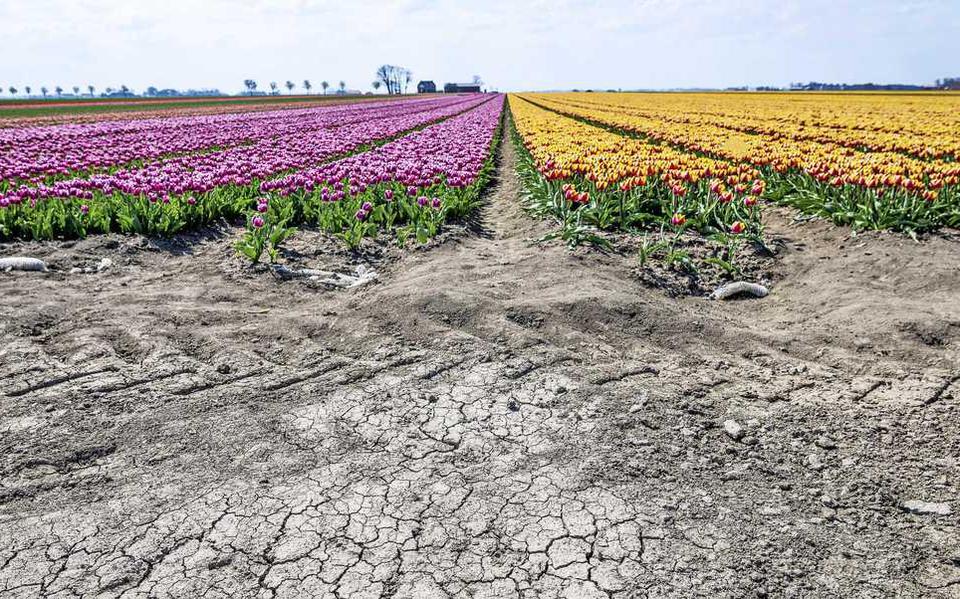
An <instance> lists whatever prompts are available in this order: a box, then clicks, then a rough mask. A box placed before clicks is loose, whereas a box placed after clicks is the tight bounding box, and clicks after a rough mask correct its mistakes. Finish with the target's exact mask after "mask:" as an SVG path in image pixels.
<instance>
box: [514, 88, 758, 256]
mask: <svg viewBox="0 0 960 599" xmlns="http://www.w3.org/2000/svg"><path fill="white" fill-rule="evenodd" d="M510 111H511V114H512V115H513V124H514V129H513V140H514V143H515V145H516V147H517V149H518V154H519V159H518V174H519V176H520V180H521V183H522V185H523V188H524V196H525V197H524V207H525V208H526V210H527V211H528V212H530V213H532V214H533V215H535V216H539V217H543V218H550V219H553V220H555V221H556V222H557V224H558V229H557V231H556V232H555V233H553V234H551V235H548V236H547V237H546V239H553V238H556V239H562V240H563V241H565V242H566V243H567V244H568V245H570V246H575V245H578V244H581V243H594V244H598V245H606V244H607V243H608V241H607V238H606V237H604V236H603V235H602V233H601V232H602V231H626V232H631V233H637V234H641V235H643V236H644V239H645V240H651V241H650V242H649V243H648V242H647V241H645V242H644V247H645V248H646V249H645V250H642V251H641V253H642V254H643V260H644V261H645V260H646V259H647V258H650V257H653V256H656V255H657V253H658V252H659V253H662V254H663V257H664V258H666V259H667V261H668V262H671V263H679V264H680V265H681V266H682V267H683V268H685V269H694V268H697V265H695V264H693V262H692V260H691V259H690V258H689V256H688V255H687V254H686V253H685V252H684V251H683V250H682V249H680V248H681V246H682V244H681V243H680V240H681V238H682V237H683V236H684V235H686V234H689V233H694V232H695V233H698V234H699V235H701V236H703V237H706V238H708V239H709V243H710V245H711V246H712V251H713V254H712V255H711V256H710V257H709V258H707V261H708V262H710V263H711V264H713V265H715V266H716V267H718V268H719V269H720V270H722V271H725V272H726V273H729V274H736V273H737V272H738V270H739V266H738V253H739V252H740V251H741V249H742V248H743V247H744V246H745V245H746V244H747V243H749V242H754V243H759V244H763V242H764V238H763V225H762V222H761V218H760V203H761V202H760V199H759V198H760V196H762V195H764V193H765V183H764V182H763V181H762V180H760V179H758V178H756V176H757V172H756V171H754V170H753V169H742V168H740V167H730V165H724V164H723V163H718V162H716V161H714V160H711V159H709V158H703V157H698V156H695V155H692V154H683V153H680V152H678V151H676V150H673V149H670V148H663V147H659V146H653V145H651V144H649V143H647V142H644V141H643V140H638V139H628V138H625V137H624V136H622V135H618V134H616V133H613V132H609V131H604V130H602V129H598V128H597V127H592V126H590V125H587V124H585V123H582V122H579V121H577V120H575V119H572V118H568V117H564V116H561V115H558V114H556V113H554V112H551V111H548V110H545V109H543V108H540V107H539V106H536V105H534V104H532V103H530V102H527V101H526V100H524V99H522V98H521V97H518V96H511V97H510ZM598 174H599V176H598Z"/></svg>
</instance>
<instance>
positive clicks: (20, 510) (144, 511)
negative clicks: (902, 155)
mask: <svg viewBox="0 0 960 599" xmlns="http://www.w3.org/2000/svg"><path fill="white" fill-rule="evenodd" d="M514 160H515V157H514V153H513V149H512V148H511V147H510V145H509V144H504V146H503V148H502V149H501V156H500V169H499V173H500V180H499V181H498V182H497V183H496V185H495V187H494V189H493V191H492V192H491V193H490V194H489V202H488V205H487V206H486V207H485V208H484V210H483V211H482V214H481V215H480V217H479V218H478V219H477V222H476V223H475V224H474V226H472V227H470V228H469V231H467V232H465V233H463V234H461V235H456V236H453V237H452V238H450V239H448V240H447V241H446V242H445V243H443V244H442V245H440V246H438V247H434V248H432V249H430V250H429V251H408V252H405V253H402V254H401V255H400V258H399V259H398V260H396V261H394V262H392V263H389V265H388V266H387V267H386V268H385V269H384V270H383V271H382V272H381V282H380V283H378V284H376V285H374V286H371V287H369V288H364V289H360V290H356V291H346V292H327V291H323V290H317V289H312V288H310V287H309V286H306V285H302V284H299V283H293V282H287V283H280V282H277V281H275V280H274V279H272V278H271V277H269V276H268V275H251V274H245V273H242V272H241V271H239V269H237V268H236V262H235V261H234V260H233V259H232V258H231V251H232V250H231V249H230V240H229V238H228V236H219V235H215V234H211V235H208V236H197V237H196V238H193V239H181V240H179V241H175V242H173V243H169V244H161V245H157V244H154V243H147V242H145V241H143V240H138V239H126V238H121V237H105V238H97V239H90V240H86V241H83V242H78V243H75V244H71V243H63V244H18V245H13V246H9V247H6V248H0V249H3V250H4V253H5V254H6V253H12V252H13V251H16V252H17V253H32V254H35V255H43V256H44V257H46V258H47V259H48V260H50V261H51V263H52V264H54V265H57V266H60V267H61V270H60V271H59V273H54V274H51V275H47V276H38V275H35V274H34V275H28V274H26V273H16V274H14V273H8V274H4V273H0V293H2V297H3V298H4V301H3V302H2V305H0V322H2V325H3V328H2V330H0V342H2V346H0V380H2V381H3V382H2V388H0V449H2V450H3V457H2V461H0V468H2V470H0V474H2V479H0V596H3V597H6V596H10V597H93V596H97V597H201V596H202V597H350V598H360V597H372V598H379V597H394V598H401V597H402V598H417V599H419V598H433V597H437V598H442V597H476V598H479V597H496V598H501V597H503V598H507V597H524V598H534V597H537V598H540V597H571V598H590V597H599V598H608V597H614V598H628V597H629V598H636V597H690V596H709V597H758V596H772V597H840V596H852V597H890V596H902V597H956V596H958V594H960V553H958V550H957V548H958V547H960V528H958V524H960V522H958V513H960V503H958V501H957V496H958V483H957V481H958V480H960V433H958V425H957V422H958V421H960V418H958V417H960V409H958V407H957V406H958V401H960V382H958V380H960V379H958V373H960V272H958V264H957V259H956V255H957V254H956V252H957V247H958V245H957V240H956V239H953V238H950V237H947V236H944V237H937V238H933V239H930V240H927V241H925V242H924V243H923V244H919V245H918V244H915V243H913V242H912V241H909V240H904V239H902V238H900V237H897V236H886V235H872V236H862V237H858V238H851V237H850V236H849V232H848V231H844V230H840V229H834V228H831V227H829V226H827V225H825V224H817V223H807V224H804V225H793V224H790V223H789V222H788V221H787V220H786V219H785V218H783V216H782V215H781V214H779V213H776V212H774V213H772V214H771V222H770V227H771V231H773V232H774V233H775V234H777V235H780V236H781V237H783V238H784V241H785V248H786V249H785V250H784V255H783V257H782V269H783V273H784V274H783V279H782V280H781V281H780V282H779V283H778V284H777V285H776V287H775V288H774V293H773V294H772V295H771V296H770V297H768V298H766V299H764V300H762V301H744V302H731V303H725V304H722V305H719V304H715V303H711V302H708V301H706V300H702V299H697V298H686V299H668V298H666V297H664V296H663V294H662V293H661V292H659V291H657V290H653V289H648V288H646V287H644V286H643V285H642V284H641V283H640V282H639V281H638V279H637V278H636V276H634V275H633V274H632V269H633V267H634V264H635V262H634V259H633V258H631V257H623V256H617V255H604V254H599V253H597V252H593V251H587V250H581V251H578V252H573V253H571V252H569V251H567V250H566V249H565V248H563V247H559V246H556V245H549V244H548V245H539V244H536V243H533V242H532V241H531V240H532V239H535V238H537V237H539V236H540V235H542V233H543V232H544V229H543V228H542V225H541V224H539V223H535V222H533V221H531V220H529V219H527V218H526V217H525V216H523V215H522V214H521V212H520V210H519V209H518V207H517V201H518V188H517V182H516V179H515V177H514V176H513V163H514ZM105 256H106V257H110V258H111V259H112V260H113V261H114V265H113V266H112V267H110V268H108V269H106V270H104V271H103V272H101V273H97V274H82V275H68V274H66V273H65V271H68V270H69V268H70V267H71V266H78V265H79V266H82V265H85V264H96V263H97V261H98V260H99V259H100V258H102V257H105ZM912 501H920V502H927V503H921V504H914V503H910V502H912ZM910 510H912V512H911V511H910ZM914 512H921V513H914ZM937 512H942V513H937ZM947 512H949V513H947Z"/></svg>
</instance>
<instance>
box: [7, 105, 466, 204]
mask: <svg viewBox="0 0 960 599" xmlns="http://www.w3.org/2000/svg"><path fill="white" fill-rule="evenodd" d="M460 101H463V98H442V99H433V100H406V101H402V102H361V103H352V104H342V105H333V106H322V107H314V108H308V109H295V110H272V111H269V112H247V113H240V114H220V115H211V116H193V117H176V116H171V117H167V118H155V119H145V120H137V121H104V122H97V123H92V124H85V125H59V126H51V127H21V128H15V129H3V130H0V185H2V183H3V182H8V183H9V182H18V181H23V180H27V181H30V180H33V181H37V179H38V178H43V177H44V176H47V177H48V176H51V175H59V176H63V175H70V174H74V173H81V172H84V171H88V170H95V169H104V168H109V167H115V166H118V165H124V164H126V163H129V162H133V161H135V160H141V161H142V160H152V159H157V158H160V157H163V156H169V155H173V154H179V153H184V152H196V151H203V150H216V149H224V148H230V147H234V146H237V145H241V144H252V143H256V142H269V141H271V140H275V139H278V138H283V137H291V136H294V137H296V136H301V137H302V136H303V135H304V134H306V133H309V132H311V131H317V130H322V129H328V128H331V127H340V126H343V125H347V124H351V123H356V122H362V121H365V120H369V119H371V118H377V116H379V115H381V114H383V113H384V111H385V110H386V111H387V113H388V114H391V115H396V116H399V115H401V114H404V113H408V112H409V113H413V112H421V111H424V110H428V109H431V108H436V107H438V106H444V105H448V104H451V103H453V104H455V103H457V102H460ZM0 190H2V188H0Z"/></svg>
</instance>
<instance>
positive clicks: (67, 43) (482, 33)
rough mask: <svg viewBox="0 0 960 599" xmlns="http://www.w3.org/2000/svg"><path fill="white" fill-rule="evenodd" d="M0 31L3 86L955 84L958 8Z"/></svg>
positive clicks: (229, 7) (601, 9)
mask: <svg viewBox="0 0 960 599" xmlns="http://www.w3.org/2000/svg"><path fill="white" fill-rule="evenodd" d="M0 24H2V26H0V36H2V38H0V39H2V47H3V51H2V52H0V85H2V86H3V89H4V90H6V88H7V87H8V86H9V85H11V84H12V85H15V86H17V87H20V88H21V89H22V87H23V86H24V85H27V84H29V85H32V86H33V87H34V89H37V88H39V87H40V85H47V86H48V87H51V88H52V87H53V86H55V85H58V84H59V85H62V86H64V87H65V88H67V89H69V88H70V87H72V86H73V85H80V86H86V85H87V84H88V83H92V84H94V85H96V86H97V87H98V88H100V89H102V88H103V87H106V86H108V85H111V86H114V87H116V86H119V85H120V84H121V83H125V84H127V85H129V86H131V87H133V88H134V89H137V90H142V89H144V88H145V87H146V86H148V85H156V86H158V87H181V88H186V87H201V86H211V87H219V88H220V89H221V90H223V91H227V92H234V91H237V90H239V89H240V88H241V86H242V81H243V79H246V78H248V77H250V78H254V79H256V80H257V81H258V82H259V83H260V87H261V89H262V88H265V87H266V86H267V83H268V82H269V81H270V80H275V81H277V82H279V83H282V82H283V81H285V80H287V79H292V80H293V81H295V82H297V84H298V85H299V83H300V82H301V81H302V80H303V79H304V78H309V79H311V80H312V81H313V83H314V85H315V86H316V85H318V84H319V82H320V81H321V80H323V79H326V80H328V81H330V82H331V84H332V85H336V82H337V81H339V80H341V79H343V80H345V81H346V82H347V84H348V86H349V87H351V88H360V89H363V90H367V89H369V88H370V82H371V81H373V79H374V71H375V69H376V67H377V66H378V65H380V64H382V63H385V62H388V63H392V64H399V65H403V66H407V67H409V68H411V69H412V70H413V71H414V77H415V79H421V78H425V79H434V80H436V81H437V82H438V83H442V82H444V81H453V80H469V78H470V77H471V76H472V75H474V74H478V75H480V76H482V77H483V79H484V81H486V82H487V83H488V85H490V86H491V87H493V86H495V87H498V88H499V89H501V90H525V89H562V88H573V87H579V88H587V87H593V88H607V87H614V88H624V89H632V88H672V87H694V86H704V87H707V86H710V87H725V86H732V85H751V86H755V85H786V84H788V83H789V82H791V81H808V80H817V81H835V82H863V81H874V82H905V83H930V82H932V81H933V80H934V79H936V78H938V77H949V76H960V60H958V56H960V34H958V32H960V0H901V1H899V2H898V1H894V0H872V1H871V0H863V1H853V0H806V1H801V0H780V1H774V0H770V1H766V0H764V1H761V0H710V1H708V0H635V1H632V2H630V1H626V0H611V1H607V2H588V1H584V0H549V1H547V0H531V1H527V2H524V1H522V0H486V1H483V2H466V1H459V2H458V1H454V0H439V1H432V0H395V1H391V2H387V1H378V0H340V1H334V0H140V1H131V0H0ZM6 95H7V94H6V92H4V96H6Z"/></svg>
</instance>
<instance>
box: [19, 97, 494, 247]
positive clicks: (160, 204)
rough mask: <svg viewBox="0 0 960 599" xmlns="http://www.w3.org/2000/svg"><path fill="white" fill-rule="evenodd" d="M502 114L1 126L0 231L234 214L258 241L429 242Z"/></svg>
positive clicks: (453, 102)
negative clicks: (291, 233)
mask: <svg viewBox="0 0 960 599" xmlns="http://www.w3.org/2000/svg"><path fill="white" fill-rule="evenodd" d="M502 109H503V97H502V96H492V95H480V94H476V95H459V96H451V97H440V98H428V99H421V98H416V99H405V100H399V101H397V100H393V101H385V102H358V103H350V104H338V105H328V106H321V107H314V108H305V109H287V110H274V111H257V112H248V113H239V114H213V115H199V116H171V117H167V118H151V119H144V120H107V121H102V122H96V123H81V124H61V125H53V126H39V127H36V126H34V127H30V126H28V127H22V128H7V129H2V130H0V239H14V238H24V239H53V238H71V237H82V236H85V235H87V234H90V233H97V232H109V231H118V232H122V233H143V234H152V235H169V234H173V233H175V232H177V231H180V230H183V229H185V228H188V227H194V226H199V225H203V224H206V223H210V222H212V221H214V220H215V219H218V218H226V219H228V220H237V221H238V222H239V219H240V218H241V217H242V218H243V219H244V222H245V223H246V225H247V227H248V229H249V233H248V235H250V236H253V237H256V236H261V235H267V234H268V232H269V231H272V230H273V229H274V228H277V227H282V228H283V229H284V230H289V227H290V226H292V225H300V224H304V225H309V226H314V225H316V226H320V227H322V228H323V229H324V230H326V231H328V232H330V233H332V234H335V235H338V236H341V237H342V238H343V239H344V241H345V242H346V243H347V244H348V245H350V246H356V245H357V244H358V243H359V242H360V240H362V238H363V237H366V236H371V235H375V234H377V233H378V232H379V231H380V230H381V229H382V230H384V231H389V232H391V233H396V234H397V236H398V238H399V239H400V240H401V241H402V240H403V239H406V238H408V237H411V236H414V237H416V238H417V239H419V240H420V241H421V242H423V241H426V239H428V238H430V237H432V236H433V235H435V234H436V232H437V231H438V229H439V226H440V224H441V223H442V221H443V219H444V218H445V217H446V216H447V215H462V214H464V213H466V212H467V211H469V209H470V208H471V207H472V206H473V204H474V203H475V200H476V197H477V194H478V192H479V188H480V187H481V186H482V184H483V183H484V182H485V180H486V179H487V178H488V177H487V174H488V173H487V172H486V170H485V167H489V166H490V165H491V157H490V155H491V149H492V147H493V142H494V141H495V136H496V135H497V133H498V131H499V124H500V116H501V113H502ZM487 170H489V169H487ZM422 198H427V201H426V203H424V202H423V200H422ZM394 200H395V201H394ZM365 207H369V208H368V209H367V208H365ZM346 216H349V218H346ZM258 225H259V226H258ZM258 257H259V254H258Z"/></svg>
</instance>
